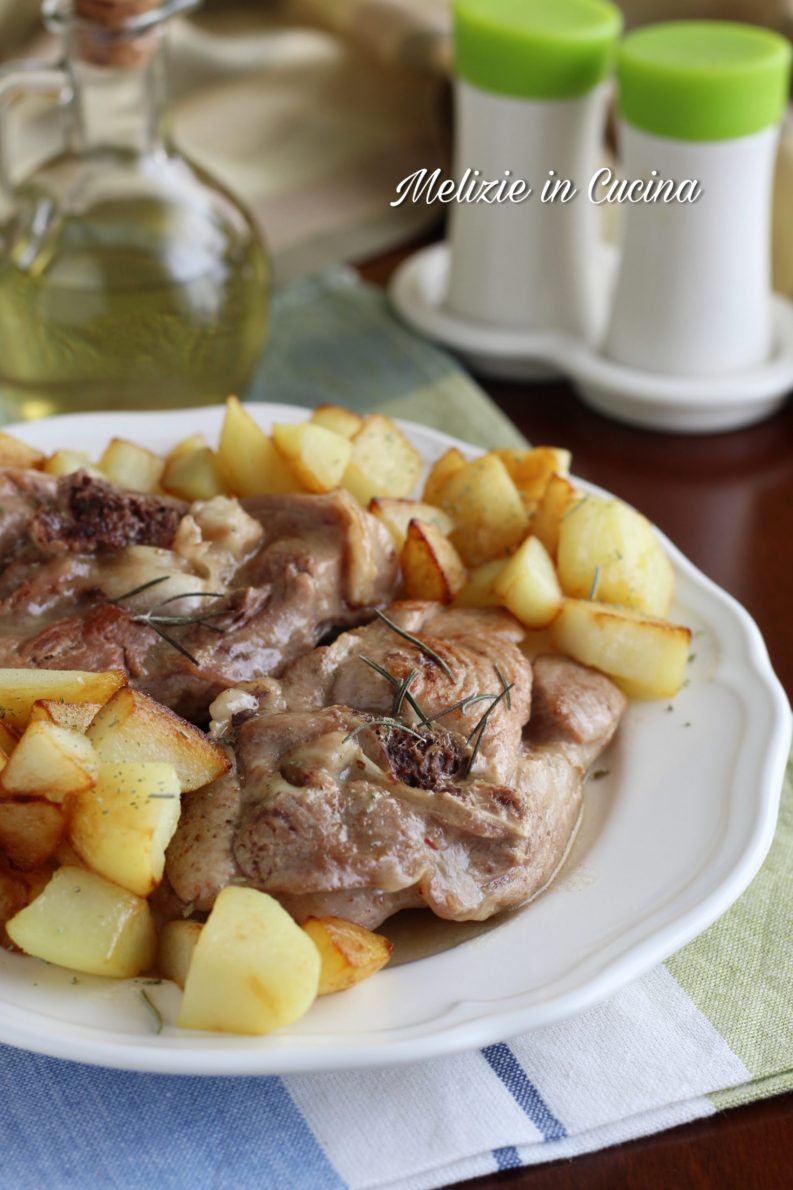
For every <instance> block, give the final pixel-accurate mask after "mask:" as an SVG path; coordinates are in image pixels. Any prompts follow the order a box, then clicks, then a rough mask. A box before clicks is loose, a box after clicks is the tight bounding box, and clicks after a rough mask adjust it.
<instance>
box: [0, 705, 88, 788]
mask: <svg viewBox="0 0 793 1190" xmlns="http://www.w3.org/2000/svg"><path fill="white" fill-rule="evenodd" d="M98 768H99V761H98V758H97V755H96V753H95V752H94V749H93V747H92V745H91V742H90V740H87V739H86V738H85V736H84V735H82V734H81V733H80V732H78V731H70V730H69V729H68V728H67V727H57V726H56V725H55V724H54V723H47V722H45V721H44V720H38V721H36V722H35V723H30V724H29V725H28V727H27V728H26V729H25V731H24V732H23V734H22V736H21V737H20V740H19V743H18V744H17V746H16V748H15V749H14V751H13V752H12V754H11V756H10V758H9V760H8V764H7V765H6V766H5V768H4V769H3V771H2V773H0V789H1V792H2V794H3V795H5V796H8V795H9V794H10V795H12V796H24V797H42V798H46V799H47V800H48V801H50V802H62V801H63V800H64V799H65V798H67V797H69V796H70V795H72V794H76V793H83V792H85V791H86V790H88V789H91V788H92V786H93V785H94V784H95V783H96V774H97V771H98Z"/></svg>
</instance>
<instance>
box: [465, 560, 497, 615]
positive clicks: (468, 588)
mask: <svg viewBox="0 0 793 1190" xmlns="http://www.w3.org/2000/svg"><path fill="white" fill-rule="evenodd" d="M506 564H507V559H506V558H494V559H493V561H492V562H482V564H481V565H480V566H477V567H475V569H474V570H471V571H469V574H468V582H467V583H466V585H465V586H464V587H463V589H462V591H460V593H459V595H458V596H457V598H456V599H455V601H454V605H455V607H495V606H497V605H498V603H499V600H498V596H497V595H496V592H495V583H496V580H497V579H498V577H499V575H500V574H501V571H502V570H503V569H504V567H505V566H506Z"/></svg>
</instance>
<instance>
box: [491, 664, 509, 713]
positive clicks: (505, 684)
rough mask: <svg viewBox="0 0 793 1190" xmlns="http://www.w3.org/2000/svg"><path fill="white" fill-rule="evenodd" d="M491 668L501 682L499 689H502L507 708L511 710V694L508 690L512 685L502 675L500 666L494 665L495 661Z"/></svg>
mask: <svg viewBox="0 0 793 1190" xmlns="http://www.w3.org/2000/svg"><path fill="white" fill-rule="evenodd" d="M493 669H494V670H495V671H496V674H497V675H498V680H499V682H500V683H501V689H502V690H503V691H504V697H505V698H506V701H507V710H508V711H511V710H512V695H511V694H510V690H511V689H512V687H511V686H510V685H509V683H508V682H507V679H506V678H505V677H504V675H503V673H502V672H501V667H500V666H499V665H496V663H495V661H494V662H493Z"/></svg>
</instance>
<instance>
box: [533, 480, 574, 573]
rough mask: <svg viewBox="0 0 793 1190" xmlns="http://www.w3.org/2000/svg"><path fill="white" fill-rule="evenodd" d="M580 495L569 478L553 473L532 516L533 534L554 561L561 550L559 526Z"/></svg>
mask: <svg viewBox="0 0 793 1190" xmlns="http://www.w3.org/2000/svg"><path fill="white" fill-rule="evenodd" d="M579 497H580V493H579V492H576V490H575V488H574V487H573V485H572V484H571V483H570V480H569V479H565V477H564V476H563V475H552V476H551V477H550V478H549V480H548V483H547V484H546V487H545V491H544V492H543V494H542V499H541V500H540V502H539V504H538V505H537V509H536V511H535V513H534V516H533V517H532V518H531V533H532V536H533V537H538V538H539V539H540V541H541V542H542V544H543V545H544V546H545V548H546V550H547V551H548V553H549V554H550V555H551V557H552V558H553V560H554V561H556V556H557V553H558V550H559V526H560V525H561V523H562V521H563V519H564V517H565V516H566V515H567V510H568V509H571V508H573V507H574V502H575V501H576V500H577V499H579Z"/></svg>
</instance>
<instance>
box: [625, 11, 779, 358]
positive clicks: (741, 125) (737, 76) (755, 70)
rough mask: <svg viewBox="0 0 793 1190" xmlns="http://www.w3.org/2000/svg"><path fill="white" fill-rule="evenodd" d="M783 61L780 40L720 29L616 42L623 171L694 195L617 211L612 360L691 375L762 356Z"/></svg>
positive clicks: (767, 348)
mask: <svg viewBox="0 0 793 1190" xmlns="http://www.w3.org/2000/svg"><path fill="white" fill-rule="evenodd" d="M790 58H791V49H790V45H789V43H788V42H787V41H786V40H785V39H784V38H782V37H780V36H778V35H776V34H774V33H771V32H768V31H766V30H764V29H760V28H757V27H755V26H750V25H740V24H734V23H730V22H721V21H678V22H669V23H666V24H661V25H653V26H648V27H646V28H643V29H638V30H636V31H635V32H633V33H631V34H629V35H628V36H627V37H626V38H625V40H624V41H623V43H622V45H621V47H620V50H619V54H618V81H619V106H620V148H621V168H620V173H621V175H622V176H623V177H624V178H626V179H636V178H641V179H646V180H649V179H651V178H652V177H655V178H656V179H659V180H670V179H671V180H674V181H675V182H677V183H678V184H680V183H682V182H683V181H685V180H686V179H690V180H691V179H696V180H697V181H698V182H699V186H700V188H701V195H700V197H699V198H698V199H697V200H696V201H695V202H693V203H692V202H687V201H684V202H680V201H674V200H673V201H669V202H664V201H662V200H656V201H655V202H641V201H640V202H637V203H635V204H631V203H625V204H623V208H622V216H623V220H624V225H623V247H622V258H621V264H620V268H619V272H618V277H617V283H616V290H615V295H614V301H613V306H612V313H611V321H610V325H609V328H608V332H607V335H606V339H605V344H604V352H605V354H606V355H607V356H609V357H610V358H612V359H614V360H616V361H618V362H619V363H621V364H624V365H626V366H628V367H632V368H636V369H640V370H642V371H644V372H652V373H656V374H662V375H670V376H690V377H695V376H718V375H727V374H730V373H733V372H735V371H736V370H738V369H748V368H752V367H754V366H756V365H758V364H762V363H763V362H764V361H765V360H767V359H768V358H769V355H770V354H771V352H772V349H773V342H772V339H773V328H772V309H771V281H770V275H771V270H770V219H771V188H772V178H773V168H774V159H775V154H776V146H777V140H778V135H779V124H780V121H781V118H782V113H783V110H784V105H785V101H786V97H787V87H788V79H789V70H790ZM653 170H655V171H657V174H656V175H653V174H652V171H653ZM689 192H691V191H690V188H689Z"/></svg>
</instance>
